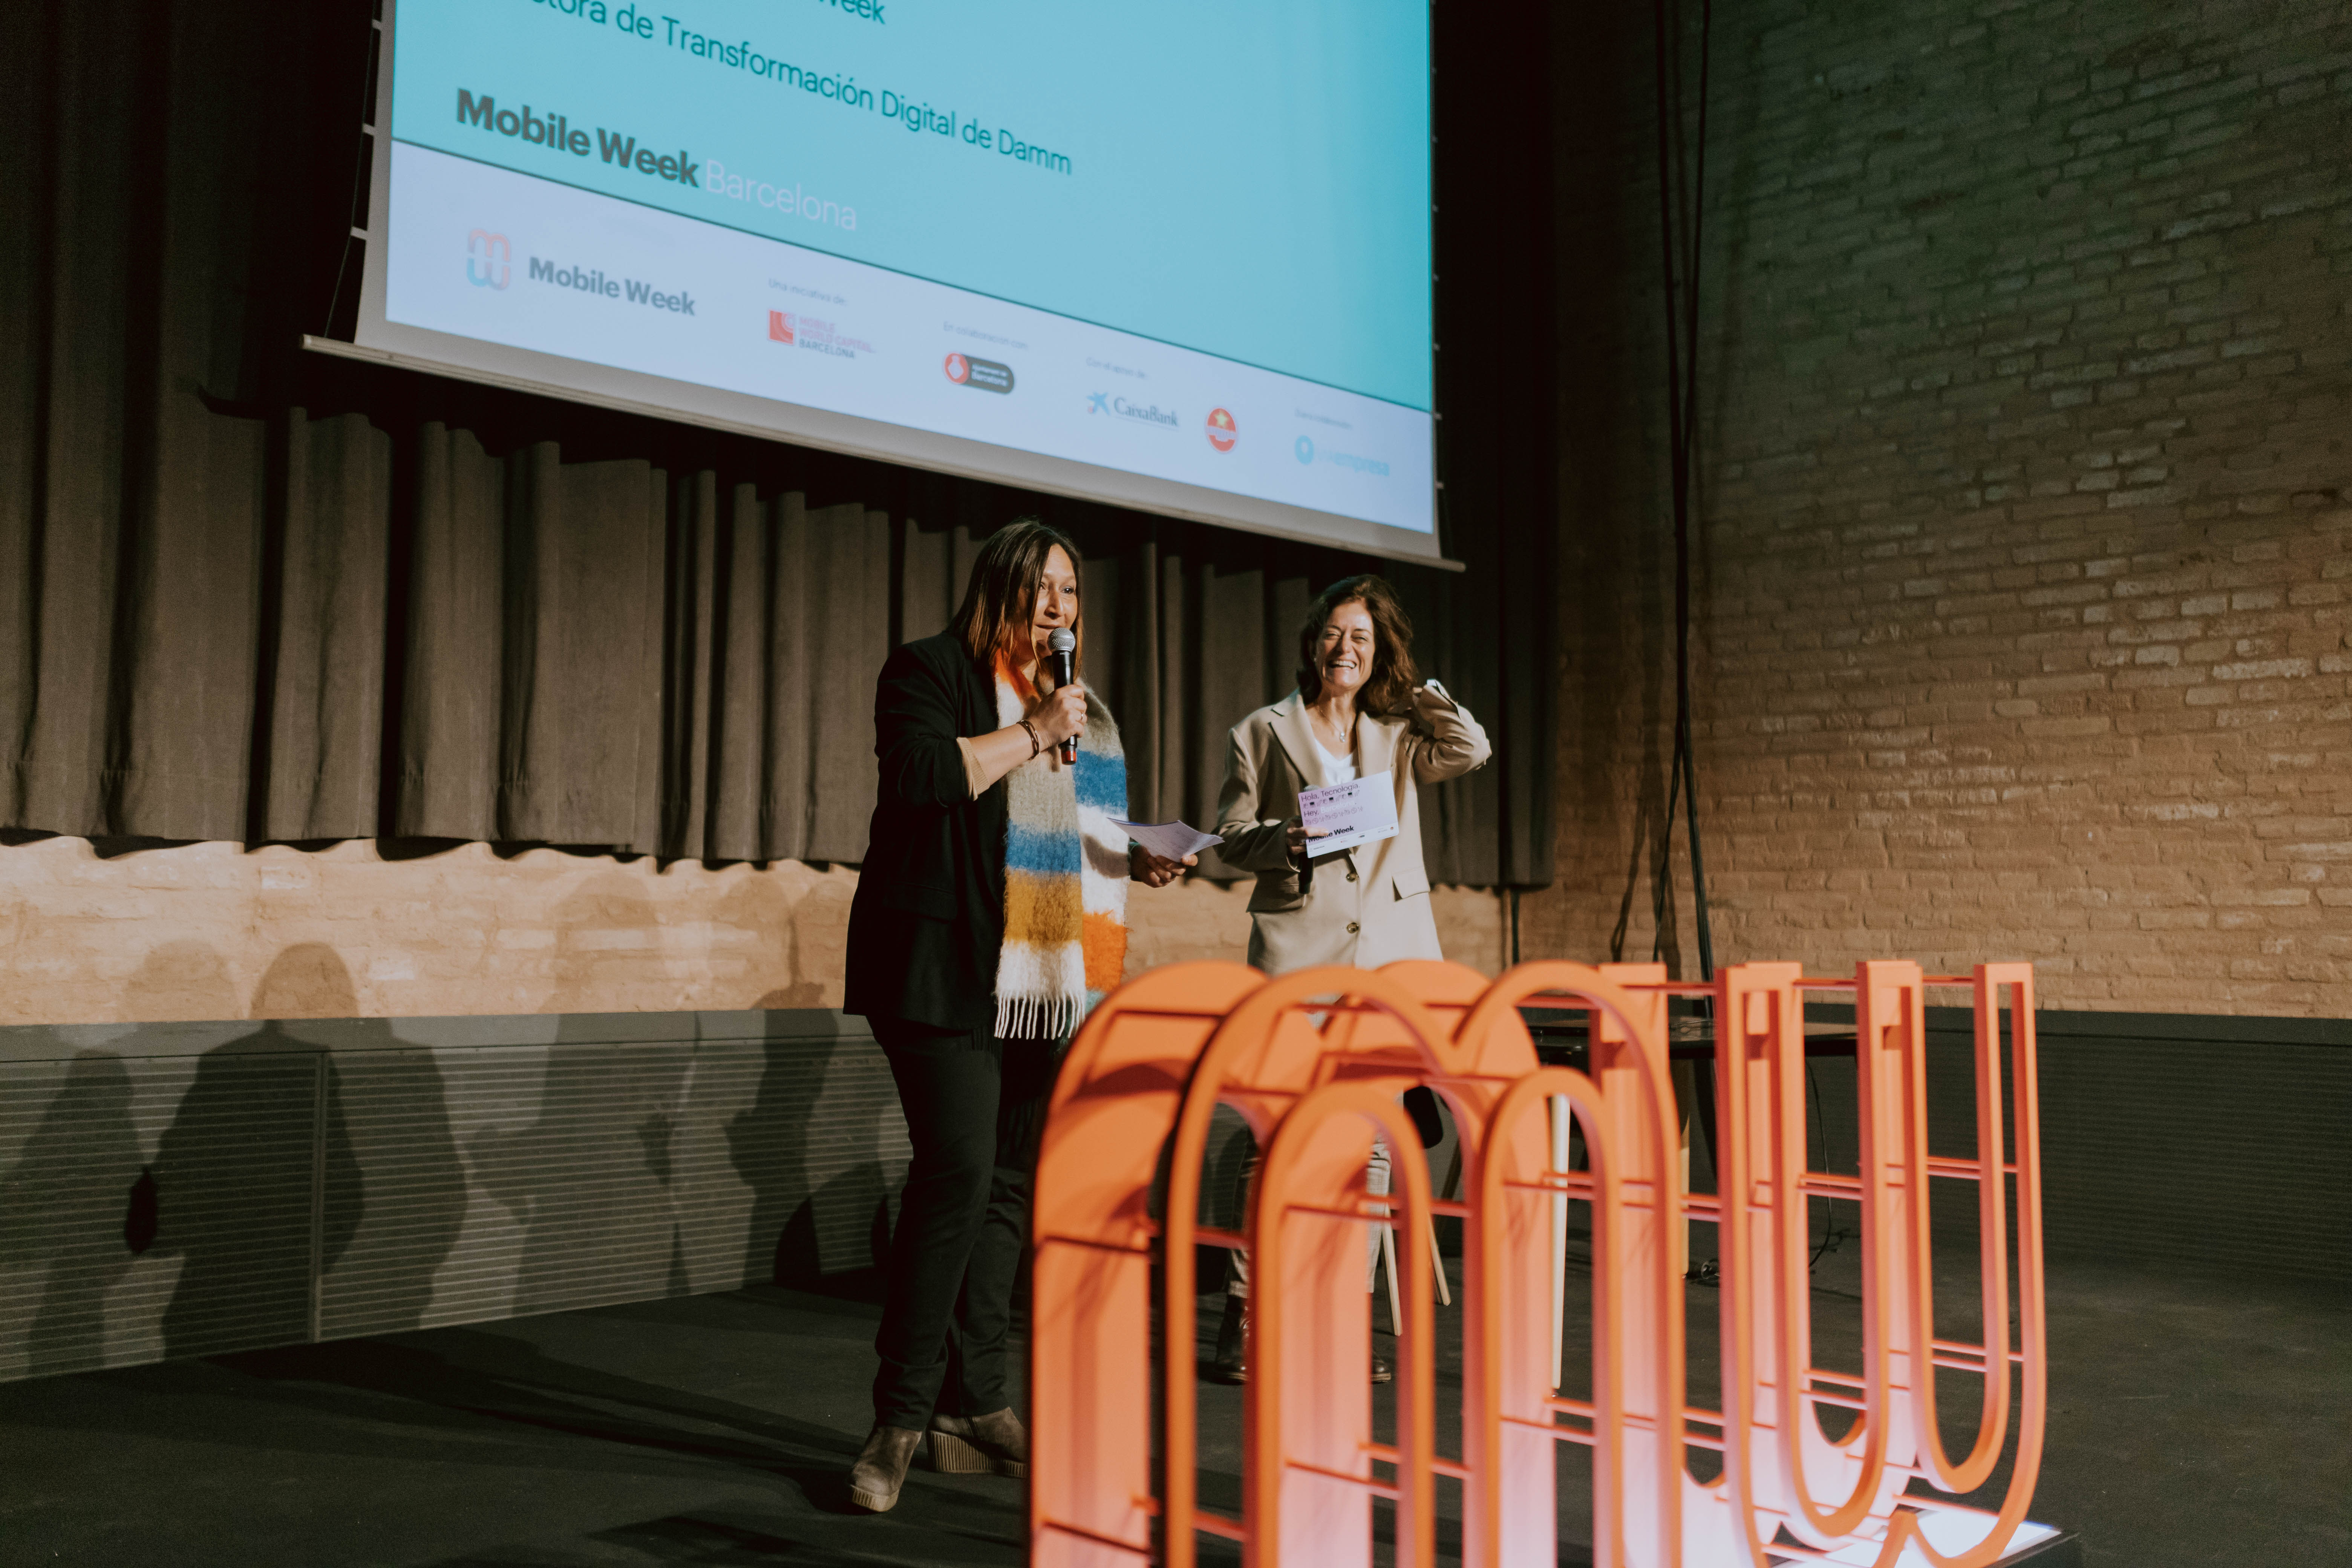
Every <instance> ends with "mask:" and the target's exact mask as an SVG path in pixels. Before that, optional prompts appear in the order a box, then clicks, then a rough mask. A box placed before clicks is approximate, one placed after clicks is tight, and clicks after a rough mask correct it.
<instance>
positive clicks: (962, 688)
mask: <svg viewBox="0 0 2352 1568" xmlns="http://www.w3.org/2000/svg"><path fill="white" fill-rule="evenodd" d="M998 728H1000V726H999V725H998V723H997V721H996V681H995V678H994V676H993V675H992V674H991V673H990V672H989V671H987V670H984V669H982V668H981V667H980V666H978V665H976V664H974V663H973V662H972V661H971V656H970V655H968V654H966V653H965V652H964V648H963V644H961V642H959V641H957V640H956V639H955V638H954V637H951V636H948V635H946V634H944V633H943V634H941V635H940V636H939V637H923V638H920V639H919V640H917V641H915V642H910V643H908V644H906V645H904V646H903V647H900V648H899V649H898V651H897V652H896V653H893V654H892V655H891V656H890V658H889V659H888V660H887V662H885V663H884V665H883V666H882V678H881V679H880V680H879V681H877V683H876V684H875V688H874V754H875V755H876V756H877V757H879V758H880V759H881V762H882V779H881V790H880V794H879V795H878V797H877V800H876V803H875V806H874V823H873V826H871V827H870V828H869V829H868V830H867V833H866V867H865V869H864V871H863V872H861V873H860V874H859V876H858V879H857V892H856V897H855V898H854V899H853V900H852V901H851V903H850V906H849V974H848V994H847V996H846V998H845V1001H844V1002H843V1004H842V1007H843V1011H845V1012H849V1013H860V1014H863V1015H865V1016H866V1017H868V1018H902V1019H907V1020H909V1021H911V1022H915V1023H920V1024H929V1025H932V1026H936V1027H939V1028H943V1029H969V1028H972V1027H974V1026H978V1025H980V1024H982V1023H986V1022H988V1021H989V1020H990V1019H991V1018H992V1017H993V1016H995V1011H996V1000H995V992H996V959H997V953H998V951H999V950H1000V949H1001V948H1002V947H1003V942H1004V812H1005V807H1004V784H1003V780H1001V779H1000V780H999V781H997V782H996V783H995V784H992V785H990V786H989V788H988V789H987V790H986V791H984V792H983V793H982V795H981V796H980V798H979V799H978V800H974V799H972V798H971V786H970V784H968V782H967V781H966V779H965V775H964V770H963V752H962V749H961V747H959V746H958V745H957V744H956V737H957V736H959V735H985V734H988V733H990V732H991V731H994V730H996V729H998Z"/></svg>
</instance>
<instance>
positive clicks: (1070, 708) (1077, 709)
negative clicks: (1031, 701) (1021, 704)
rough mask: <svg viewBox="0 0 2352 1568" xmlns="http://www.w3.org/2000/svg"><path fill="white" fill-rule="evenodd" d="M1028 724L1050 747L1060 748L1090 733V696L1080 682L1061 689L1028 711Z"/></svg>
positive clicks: (1073, 682)
mask: <svg viewBox="0 0 2352 1568" xmlns="http://www.w3.org/2000/svg"><path fill="white" fill-rule="evenodd" d="M1029 721H1030V722H1031V723H1032V724H1034V725H1036V726H1037V732H1038V733H1039V734H1040V735H1043V736H1044V737H1045V743H1046V744H1047V745H1049V746H1058V745H1060V744H1061V743H1062V742H1064V741H1066V740H1068V739H1069V738H1070V737H1071V736H1073V735H1083V734H1085V733H1086V731H1087V694H1086V692H1085V691H1083V690H1082V689H1079V687H1078V684H1077V682H1076V681H1072V682H1071V683H1070V684H1069V685H1067V686H1064V687H1061V688H1058V689H1055V691H1054V692H1052V693H1051V694H1050V695H1048V696H1047V697H1045V698H1044V699H1043V700H1040V701H1039V702H1038V704H1037V706H1036V707H1034V708H1033V709H1031V710H1029Z"/></svg>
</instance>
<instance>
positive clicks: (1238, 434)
mask: <svg viewBox="0 0 2352 1568" xmlns="http://www.w3.org/2000/svg"><path fill="white" fill-rule="evenodd" d="M1207 428H1208V433H1209V445H1210V446H1212V447H1215V448H1216V449H1217V450H1218V451H1220V452H1230V451H1232V450H1233V449H1234V442H1236V441H1238V440H1240V439H1241V438H1242V431H1241V426H1238V425H1236V424H1234V416H1232V415H1230V414H1228V413H1226V412H1225V411H1224V410H1223V409H1222V408H1212V409H1210V410H1209V423H1208V426H1207Z"/></svg>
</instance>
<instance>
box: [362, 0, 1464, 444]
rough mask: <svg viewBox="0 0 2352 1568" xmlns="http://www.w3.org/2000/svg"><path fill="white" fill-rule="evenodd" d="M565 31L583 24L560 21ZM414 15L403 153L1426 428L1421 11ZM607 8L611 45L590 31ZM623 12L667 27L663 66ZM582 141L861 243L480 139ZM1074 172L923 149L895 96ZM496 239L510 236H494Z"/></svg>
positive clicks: (936, 139) (400, 116) (491, 8)
mask: <svg viewBox="0 0 2352 1568" xmlns="http://www.w3.org/2000/svg"><path fill="white" fill-rule="evenodd" d="M566 7H569V8H570V9H566ZM882 9H883V17H884V19H883V20H882V21H881V22H879V23H877V22H875V21H873V20H870V19H868V18H866V17H863V16H858V15H856V12H855V11H854V10H849V9H843V8H840V7H838V6H836V5H833V4H831V3H829V0H764V3H760V4H746V3H743V0H682V3H671V4H665V3H664V0H655V3H654V4H653V5H651V6H650V7H644V8H633V7H631V6H629V5H615V4H613V3H612V0H604V4H603V5H597V4H595V0H555V3H552V4H551V3H550V0H401V4H400V5H399V9H398V13H397V18H396V23H395V27H396V32H395V37H394V49H395V58H394V118H393V133H394V136H396V137H397V138H398V139H400V140H402V141H404V142H415V143H417V144H420V145H423V146H428V147H434V148H437V149H439V150H441V151H443V152H446V153H456V154H457V155H459V156H461V157H467V158H473V159H478V160H480V161H483V162H487V163H496V164H499V165H500V166H502V167H506V168H510V169H514V170H516V171H518V172H520V173H524V174H534V175H539V176H542V177H545V178H550V179H555V180H560V181H562V182H563V183H565V184H573V185H578V186H581V187H583V188H585V189H590V190H596V191H602V192H604V193H605V194H607V195H615V196H620V197H624V198H625V199H627V200H631V201H636V202H642V203H646V204H649V205H658V206H661V207H664V208H667V209H668V210H670V211H673V212H677V213H681V214H685V215H688V216H693V217H698V218H703V219H707V220H710V221H714V222H719V223H724V224H727V225H729V226H733V227H738V228H744V229H749V230H751V231H752V232H754V233H759V234H765V235H768V236H770V237H773V238H777V239H782V240H785V241H788V242H790V243H792V244H794V245H803V246H808V247H814V248H816V249H821V250H825V251H829V252H831V253H833V254H835V255H839V256H845V257H849V258H855V259H857V260H861V261H866V262H871V263H873V264H875V265H877V266H882V267H887V268H895V269H897V270H899V271H902V272H908V273H912V274H915V275H916V276H919V277H922V278H927V279H934V280H936V281H939V282H942V283H948V284H951V285H953V286H955V287H957V288H961V289H971V290H973V291H975V292H979V293H982V294H988V295H993V296H995V297H998V298H1000V299H1005V300H1014V301H1017V302H1019V303H1021V304H1024V305H1029V306H1033V307H1035V308H1037V309H1040V310H1051V311H1055V312H1056V313H1059V314H1062V315H1067V316H1074V317H1076V318H1078V319H1080V320H1082V321H1093V322H1097V323H1099V324H1101V325H1104V326H1108V327H1115V328H1118V329H1119V330H1121V331H1129V332H1134V333H1138V334H1140V335H1142V336H1146V337H1150V338H1157V339H1160V340H1161V341H1164V342H1173V343H1179V344H1181V345H1183V346H1185V347H1187V348H1192V349H1197V350H1200V351H1202V352H1204V353H1212V354H1216V355H1219V356H1221V357H1223V358H1227V359H1233V360H1238V361H1241V362H1243V363H1247V364H1254V365H1258V366H1262V367H1264V368H1265V369H1268V370H1274V371H1279V372H1281V373H1283V374H1289V375H1296V376H1301V377H1304V378H1307V379H1308V380H1312V381H1318V382H1322V383H1325V384H1329V385H1333V386H1339V387H1344V388H1346V389H1348V390H1349V391H1352V392H1359V393H1362V394H1365V395H1370V396H1373V397H1379V398H1382V399H1385V400H1388V401H1390V402H1392V403H1399V404H1403V405H1407V406H1410V407H1413V408H1420V409H1427V408H1428V407H1430V406H1431V402H1432V398H1431V374H1432V373H1431V364H1430V337H1431V321H1430V277H1429V274H1430V240H1429V235H1430V217H1431V214H1430V201H1431V196H1430V147H1429V74H1428V72H1429V31H1428V11H1427V8H1426V4H1425V0H1261V3H1258V4H1248V3H1244V0H1181V3H1171V0H1158V3H1150V4H1139V3H1133V0H993V3H987V4H982V3H979V0H884V5H883V7H882ZM599 10H601V11H602V12H603V13H604V16H605V20H604V21H603V22H601V23H600V22H598V21H596V20H595V19H594V17H595V15H596V13H597V12H598V11H599ZM625 15H629V16H638V15H642V16H648V17H650V18H651V24H652V31H653V37H652V38H650V39H646V38H644V37H638V36H636V35H635V34H633V33H630V32H626V31H624V30H623V27H622V26H621V25H620V24H621V20H622V18H623V16H625ZM673 26H680V27H685V28H691V29H692V30H693V31H695V32H698V33H700V34H703V35H705V36H709V37H716V38H719V39H721V40H724V41H726V42H729V43H740V42H749V43H750V44H751V46H752V47H753V48H754V49H756V50H757V51H759V52H761V53H762V54H764V55H766V56H768V57H770V58H775V59H781V60H785V61H789V62H791V63H792V64H793V65H795V66H798V67H800V68H802V69H803V71H810V72H814V73H816V74H819V75H822V76H824V77H826V78H831V79H846V80H849V81H851V82H854V85H855V89H856V91H857V92H858V93H859V94H860V95H865V94H870V95H871V96H872V100H873V105H874V106H873V107H870V108H866V107H855V106H852V105H850V104H847V103H844V102H839V101H834V100H828V99H825V98H823V97H820V96H818V95H817V94H815V93H812V92H808V91H804V90H802V89H797V88H793V87H791V86H789V85H779V84H778V83H777V82H775V81H774V80H772V79H766V78H762V77H761V76H757V75H754V74H752V73H751V71H748V70H743V69H739V68H731V67H729V66H726V65H724V64H721V63H719V62H718V61H716V60H709V59H702V58H696V57H695V56H694V55H692V54H690V53H688V52H687V51H686V50H684V49H681V48H679V47H676V46H675V45H673V44H671V43H670V42H668V41H667V38H668V37H669V36H671V35H672V29H673ZM461 87H462V88H464V89H467V91H469V92H471V93H473V94H475V95H476V96H477V97H478V96H480V95H482V94H484V93H488V94H490V95H492V96H493V97H495V99H496V100H497V101H498V105H499V108H500V109H508V108H515V109H520V107H521V106H522V105H524V104H526V103H528V104H529V105H530V108H531V111H532V112H533V114H534V115H539V116H544V115H546V114H548V113H550V112H554V113H560V114H563V115H566V116H568V117H569V119H570V121H571V123H572V127H573V128H575V129H581V130H585V131H586V132H588V133H589V135H590V137H591V139H592V142H593V138H594V135H595V132H596V129H597V128H598V127H600V126H602V127H604V128H605V129H607V130H612V131H617V132H624V133H625V134H629V135H633V136H635V137H636V138H637V139H638V140H639V141H640V142H643V143H645V144H646V145H649V146H651V147H652V148H653V149H654V150H655V151H656V152H668V153H676V152H677V151H678V150H680V149H684V150H686V151H688V153H691V155H692V157H693V158H694V160H695V161H696V162H697V163H701V164H703V165H704V170H703V172H704V173H705V174H708V172H709V169H708V161H710V160H716V161H717V162H719V163H722V164H724V165H725V166H726V167H727V169H728V170H729V172H730V173H735V172H740V173H743V174H752V175H756V176H757V177H759V178H761V179H763V180H766V181H768V182H770V183H771V184H794V183H797V184H799V185H800V186H801V187H802V188H803V190H804V191H806V192H807V193H808V194H810V195H815V196H818V197H820V198H823V199H825V200H830V201H834V202H836V203H839V204H843V205H847V206H850V207H853V208H855V209H856V229H855V230H847V229H845V228H842V227H839V226H834V225H830V224H820V223H816V222H811V221H808V220H805V219H803V218H799V217H796V216H785V215H783V214H780V213H778V212H775V211H772V210H771V209H769V208H765V207H762V206H760V205H754V204H752V203H749V202H741V201H730V200H721V199H719V198H718V197H717V196H715V195H713V193H711V192H709V191H707V190H695V189H688V188H687V187H685V186H683V185H681V184H676V183H672V182H667V181H664V180H660V179H657V178H654V177H649V176H647V175H645V174H637V173H635V172H630V173H623V172H621V171H620V170H618V169H617V168H614V166H612V165H610V164H607V163H604V162H603V161H601V160H600V159H599V157H598V156H597V155H596V153H595V152H594V151H593V148H592V151H591V152H590V153H589V155H588V156H587V157H584V158H582V157H575V156H572V155H569V154H566V153H552V152H550V151H548V150H546V149H544V148H542V147H540V146H535V145H531V144H529V143H527V142H522V141H521V140H520V139H514V138H509V137H505V136H500V135H497V134H494V133H492V132H487V131H483V130H480V129H478V128H476V127H474V126H472V125H467V124H461V123H459V122H458V120H457V89H459V88H461ZM886 92H887V93H891V94H895V95H897V96H898V98H900V99H902V100H911V101H913V102H915V103H918V104H923V103H928V104H929V105H930V106H931V107H932V108H933V109H934V110H939V111H941V112H950V111H951V112H953V113H954V114H955V115H956V116H957V117H958V121H959V129H961V125H962V124H963V123H967V122H975V121H976V122H977V123H978V124H979V125H981V126H983V127H985V128H987V129H988V130H989V131H990V132H992V135H993V134H994V133H995V132H998V131H999V130H1000V129H1001V130H1003V131H1009V132H1013V133H1014V134H1015V135H1017V136H1019V137H1020V138H1022V139H1023V140H1024V141H1025V142H1032V143H1036V144H1039V145H1042V146H1044V147H1046V148H1050V149H1052V150H1053V151H1054V152H1055V153H1062V154H1065V155H1066V156H1067V157H1068V158H1069V160H1070V162H1071V172H1070V173H1068V174H1057V173H1052V172H1048V171H1046V170H1045V169H1043V168H1040V167H1036V166H1033V165H1031V164H1027V163H1019V162H1016V161H1015V160H1014V159H1013V158H1011V157H1007V156H1004V155H1003V154H1002V153H998V152H996V151H994V150H992V149H991V150H982V149H980V148H977V147H974V146H972V145H971V144H969V143H967V142H965V141H964V140H963V139H962V137H961V135H959V136H957V137H954V138H950V137H946V136H941V135H938V134H935V133H932V132H920V133H917V132H909V131H908V129H907V127H906V125H905V124H904V123H903V122H902V121H899V120H897V119H892V118H889V117H887V116H886V114H885V113H884V112H883V108H882V106H883V104H884V102H885V101H886V100H885V99H884V96H883V95H884V94H885V93H886ZM484 221H486V222H494V221H495V216H494V215H485V217H484Z"/></svg>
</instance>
